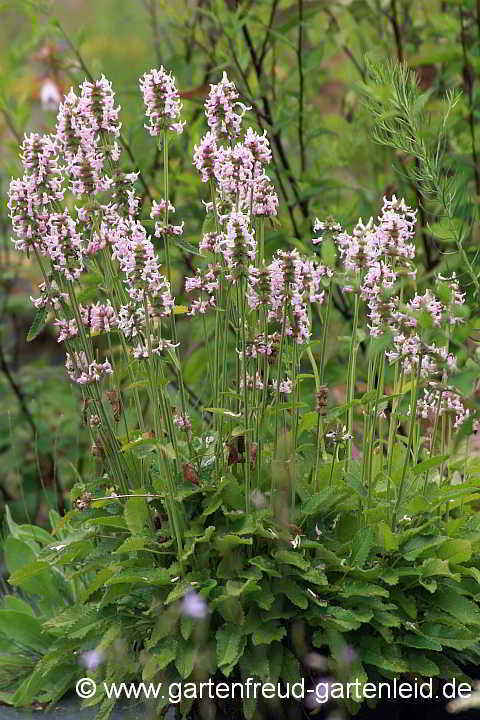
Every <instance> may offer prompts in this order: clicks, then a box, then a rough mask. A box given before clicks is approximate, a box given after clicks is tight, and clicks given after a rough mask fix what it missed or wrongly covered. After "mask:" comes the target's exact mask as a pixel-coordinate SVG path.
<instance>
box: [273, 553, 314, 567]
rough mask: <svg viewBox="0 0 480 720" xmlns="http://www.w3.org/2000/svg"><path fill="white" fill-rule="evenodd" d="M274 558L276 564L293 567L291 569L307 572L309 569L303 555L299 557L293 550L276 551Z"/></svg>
mask: <svg viewBox="0 0 480 720" xmlns="http://www.w3.org/2000/svg"><path fill="white" fill-rule="evenodd" d="M274 557H275V559H276V560H277V562H279V563H284V564H285V565H293V567H296V568H298V569H299V570H308V569H309V567H310V563H309V562H308V561H307V560H305V558H304V557H303V555H300V554H299V553H296V552H294V551H293V550H277V552H276V553H275V555H274Z"/></svg>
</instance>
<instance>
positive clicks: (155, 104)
mask: <svg viewBox="0 0 480 720" xmlns="http://www.w3.org/2000/svg"><path fill="white" fill-rule="evenodd" d="M140 89H141V91H142V93H143V101H144V103H145V108H146V111H145V112H146V115H147V117H148V119H149V120H150V124H149V125H145V127H146V129H147V130H148V132H149V133H150V135H154V136H155V135H160V134H161V133H162V132H163V131H164V130H171V131H173V132H176V133H179V134H180V133H182V132H183V126H184V124H185V123H184V122H180V120H179V118H180V111H181V109H182V103H181V102H180V95H179V94H178V90H177V86H176V84H175V80H174V79H173V77H172V75H171V74H170V73H167V72H166V70H164V68H163V65H162V67H161V68H160V69H159V70H157V69H153V70H150V72H148V73H145V75H143V77H142V78H141V79H140Z"/></svg>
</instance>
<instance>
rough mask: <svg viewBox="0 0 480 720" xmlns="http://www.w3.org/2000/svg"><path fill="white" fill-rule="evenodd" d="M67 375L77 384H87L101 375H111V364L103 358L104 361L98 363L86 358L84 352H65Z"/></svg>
mask: <svg viewBox="0 0 480 720" xmlns="http://www.w3.org/2000/svg"><path fill="white" fill-rule="evenodd" d="M65 367H66V369H67V373H68V376H69V378H70V379H71V380H73V381H74V382H76V383H78V385H88V384H90V383H93V382H98V381H99V380H101V378H102V377H105V376H106V375H111V374H112V372H113V370H112V366H111V365H110V363H109V362H108V360H105V362H104V363H98V362H95V361H94V360H92V361H91V362H90V361H89V360H88V359H87V356H86V354H85V352H83V351H81V352H75V353H73V354H70V353H67V361H66V363H65Z"/></svg>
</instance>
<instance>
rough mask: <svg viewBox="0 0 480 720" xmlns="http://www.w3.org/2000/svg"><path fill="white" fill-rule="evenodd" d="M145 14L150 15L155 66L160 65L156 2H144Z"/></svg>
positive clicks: (160, 55) (148, 0)
mask: <svg viewBox="0 0 480 720" xmlns="http://www.w3.org/2000/svg"><path fill="white" fill-rule="evenodd" d="M144 3H145V6H146V8H147V12H148V14H149V15H150V22H151V27H152V39H153V48H154V50H155V57H156V59H157V64H158V65H161V64H162V53H161V50H160V28H159V26H158V15H157V2H156V0H144Z"/></svg>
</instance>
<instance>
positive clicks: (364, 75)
mask: <svg viewBox="0 0 480 720" xmlns="http://www.w3.org/2000/svg"><path fill="white" fill-rule="evenodd" d="M324 12H325V13H326V15H328V17H329V18H330V21H331V24H332V25H335V27H336V28H337V30H340V25H339V24H338V20H337V18H336V17H335V15H334V14H333V12H332V11H331V10H329V9H328V8H324ZM342 50H343V52H344V53H345V55H346V56H347V57H348V59H349V60H350V61H351V63H352V65H353V66H354V67H355V69H356V71H357V72H358V74H359V75H360V77H361V78H362V80H363V82H365V81H366V79H367V73H366V71H365V70H364V68H362V66H361V65H360V63H359V62H358V60H357V59H356V57H355V55H354V54H353V53H352V51H351V50H350V48H349V47H348V45H342Z"/></svg>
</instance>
